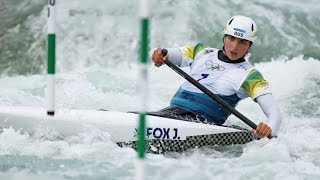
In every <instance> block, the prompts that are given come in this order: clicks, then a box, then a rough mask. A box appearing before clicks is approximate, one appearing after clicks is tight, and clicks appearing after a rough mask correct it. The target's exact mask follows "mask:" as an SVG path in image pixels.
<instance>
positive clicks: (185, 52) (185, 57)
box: [179, 43, 207, 67]
mask: <svg viewBox="0 0 320 180" xmlns="http://www.w3.org/2000/svg"><path fill="white" fill-rule="evenodd" d="M206 47H207V46H206V45H204V44H202V43H198V44H197V45H195V46H183V47H180V48H179V49H180V51H181V54H182V63H181V66H182V67H184V66H190V64H191V63H192V61H193V60H194V59H195V57H196V55H197V54H198V53H199V52H200V51H202V50H203V49H204V48H206Z"/></svg>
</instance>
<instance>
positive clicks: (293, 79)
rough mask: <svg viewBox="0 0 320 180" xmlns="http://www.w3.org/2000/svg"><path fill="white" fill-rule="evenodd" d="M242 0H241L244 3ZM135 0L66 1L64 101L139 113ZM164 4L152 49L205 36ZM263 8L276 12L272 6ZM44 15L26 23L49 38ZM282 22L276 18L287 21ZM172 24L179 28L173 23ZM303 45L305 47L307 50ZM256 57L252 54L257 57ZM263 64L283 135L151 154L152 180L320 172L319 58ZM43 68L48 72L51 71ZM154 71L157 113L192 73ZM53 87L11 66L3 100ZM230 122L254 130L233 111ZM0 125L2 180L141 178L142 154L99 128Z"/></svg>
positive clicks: (252, 113) (60, 61)
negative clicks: (73, 131)
mask: <svg viewBox="0 0 320 180" xmlns="http://www.w3.org/2000/svg"><path fill="white" fill-rule="evenodd" d="M179 2H180V1H179ZM241 2H242V1H237V3H234V4H233V5H234V6H235V9H236V6H237V5H239V4H241ZM136 3H137V2H132V3H129V4H126V6H123V2H122V1H120V2H118V1H113V2H112V3H102V2H101V1H90V2H89V1H77V2H73V1H61V2H60V4H59V5H58V10H59V15H60V16H58V27H57V30H58V32H59V33H58V34H57V43H58V47H57V53H58V54H57V70H58V74H57V80H58V82H57V108H64V109H65V108H70V109H73V108H76V109H101V108H103V109H109V110H116V111H130V110H137V108H138V104H137V103H138V101H139V100H138V97H137V96H136V81H137V66H136V63H135V62H137V60H138V56H137V54H138V53H137V50H138V48H137V44H138V38H139V37H138V20H137V16H136V15H137V9H136V8H135V7H136ZM217 3H218V4H219V2H217ZM221 3H222V2H220V5H221ZM154 4H156V5H159V4H160V5H161V3H154ZM164 4H165V5H168V7H166V8H162V9H155V10H154V11H153V18H154V20H155V22H153V23H152V30H151V35H152V39H151V46H163V47H166V46H178V45H184V44H190V43H191V42H194V41H197V40H198V39H197V36H196V35H195V32H194V31H193V29H191V30H190V29H187V28H188V23H186V22H188V21H189V20H190V19H191V18H190V17H189V16H185V15H184V11H181V10H179V11H175V8H174V7H175V6H178V5H179V6H180V5H181V6H183V3H182V2H180V4H179V3H177V2H176V1H166V3H164ZM170 4H171V5H172V6H169V5H170ZM186 4H187V5H185V6H183V7H184V8H183V9H184V10H186V11H189V10H190V9H192V7H193V6H192V3H190V2H189V1H188V3H186ZM222 4H223V3H222ZM280 4H281V3H280ZM284 4H285V3H284ZM198 5H199V4H198ZM209 5H210V7H211V5H212V4H210V3H209ZM300 5H301V4H296V6H300ZM218 7H220V9H219V8H218V10H217V11H219V12H221V11H222V9H221V7H223V5H221V6H218ZM307 7H309V6H307V5H306V6H304V8H303V9H305V8H307ZM315 9H316V8H315ZM258 10H259V8H258ZM264 13H266V14H268V12H267V11H264ZM224 16H229V15H228V13H226V14H220V15H218V17H217V18H218V19H220V20H221V21H222V20H224V21H225V20H226V19H227V18H225V17H224ZM45 17H46V11H45V10H43V11H42V12H41V14H40V17H37V16H33V15H32V16H30V17H29V18H28V19H27V20H26V21H25V22H24V24H23V25H22V26H26V27H28V28H29V29H31V30H30V31H31V32H32V34H33V36H35V38H39V37H43V38H45V25H44V24H45ZM163 17H165V18H164V19H163V21H160V20H161V19H162V18H163ZM131 18H132V19H134V18H135V20H132V19H131ZM198 20H199V19H198ZM220 20H217V21H216V22H215V23H219V22H220ZM279 21H280V22H279ZM279 21H276V22H278V23H280V24H282V23H283V22H284V21H282V20H279ZM172 22H175V23H172ZM200 22H201V21H200ZM168 24H169V25H170V27H171V28H165V27H166V26H168ZM211 25H213V27H216V25H214V24H211ZM157 27H159V28H157ZM160 27H161V28H160ZM280 29H281V28H280ZM14 30H16V31H19V27H16V28H14V29H12V30H11V31H14ZM164 30H165V32H166V33H163V31H164ZM278 30H279V29H278ZM290 38H291V37H289V39H290ZM291 39H292V38H291ZM290 42H291V43H292V42H294V40H292V41H290ZM316 43H317V42H315V44H316ZM39 44H41V41H35V42H33V43H31V44H29V45H28V46H30V49H29V50H28V52H27V53H26V54H30V55H33V56H36V57H38V56H40V55H41V54H43V53H44V52H43V51H42V49H40V50H39V49H38V47H39ZM274 44H276V42H274ZM257 45H259V44H257ZM303 45H305V44H302V46H303ZM270 46H271V45H270ZM277 48H279V47H277ZM297 49H298V50H297V51H298V52H301V51H300V48H297ZM265 51H267V49H266V50H265ZM265 53H266V54H267V52H265ZM301 54H303V53H301ZM255 55H256V54H255V52H254V51H253V54H252V56H255ZM21 64H23V61H21ZM255 66H256V67H257V68H258V69H259V70H260V71H261V72H262V74H263V75H264V76H265V78H266V79H267V80H268V81H269V82H270V84H271V87H272V90H273V92H274V96H275V98H276V100H277V102H278V103H279V107H280V109H281V112H282V115H283V124H282V127H281V129H280V132H279V136H278V138H277V139H272V140H267V139H264V140H261V141H254V142H251V143H249V144H246V145H243V146H232V147H228V148H225V147H222V148H216V149H204V150H193V151H191V152H186V153H183V154H169V155H152V154H148V155H147V160H146V163H147V168H148V174H147V175H148V179H151V178H152V179H155V180H157V179H159V180H160V179H163V178H167V179H172V180H177V179H190V180H191V179H204V180H205V179H208V180H209V179H290V180H291V179H293V180H295V179H297V180H299V179H308V180H309V179H311V180H313V179H314V180H317V179H319V178H320V138H319V137H320V119H319V117H320V109H319V107H320V91H319V87H320V61H319V60H318V59H312V58H308V59H306V58H304V57H303V55H301V56H295V57H294V58H285V57H281V58H276V59H274V60H272V61H269V62H264V63H257V64H255ZM23 67H24V66H22V65H21V68H23ZM42 69H43V70H42V72H45V68H44V67H42ZM149 70H150V71H149V76H150V78H149V82H150V84H149V87H150V97H149V110H158V109H161V108H163V107H166V106H167V105H168V104H169V101H170V99H171V97H172V96H173V94H174V93H175V91H176V90H177V89H178V87H179V85H180V84H181V83H182V82H183V79H182V78H181V77H179V76H178V75H177V74H176V73H175V72H173V71H172V70H171V69H169V68H168V67H161V68H156V67H154V66H152V65H150V68H149ZM8 71H9V70H8ZM45 84H46V78H45V76H44V75H41V74H40V75H29V76H22V75H21V76H6V74H5V73H4V74H3V75H2V77H1V78H0V104H1V105H14V106H20V105H23V106H26V105H27V106H44V105H45V99H44V94H43V88H44V86H45ZM237 109H238V110H239V111H240V112H242V113H243V114H245V115H247V116H248V117H249V119H251V120H252V121H254V122H256V123H258V122H259V121H260V120H265V119H266V118H265V116H264V115H263V113H262V111H261V110H260V108H259V107H258V105H257V104H255V103H254V102H252V100H250V99H247V100H245V101H243V102H241V103H240V104H239V106H238V107H237ZM227 123H228V124H238V125H240V126H242V127H247V126H246V125H245V124H244V123H242V122H241V121H240V120H238V119H237V118H235V117H234V116H231V117H230V118H229V120H228V121H227ZM0 132H1V133H0V179H32V180H33V179H133V177H134V170H135V169H134V160H135V159H136V156H137V155H136V152H135V151H134V150H132V149H129V148H119V147H118V146H117V145H116V144H115V143H113V142H111V141H110V140H109V134H108V132H101V131H97V130H92V131H89V132H87V133H84V134H80V135H75V136H71V137H63V136H61V135H59V133H58V132H51V131H48V130H46V129H43V130H42V131H39V132H36V133H34V134H25V133H23V132H20V131H18V132H17V131H14V130H13V129H11V128H8V129H1V130H0Z"/></svg>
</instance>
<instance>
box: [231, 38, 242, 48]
mask: <svg viewBox="0 0 320 180" xmlns="http://www.w3.org/2000/svg"><path fill="white" fill-rule="evenodd" d="M239 45H240V41H239V40H238V39H236V40H235V41H232V44H231V47H232V50H237V49H238V47H239Z"/></svg>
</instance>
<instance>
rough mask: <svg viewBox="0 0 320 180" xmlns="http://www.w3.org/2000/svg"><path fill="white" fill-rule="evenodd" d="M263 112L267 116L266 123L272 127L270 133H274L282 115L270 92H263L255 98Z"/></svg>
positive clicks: (278, 126) (277, 128)
mask: <svg viewBox="0 0 320 180" xmlns="http://www.w3.org/2000/svg"><path fill="white" fill-rule="evenodd" d="M256 101H257V103H258V104H259V105H260V107H261V109H262V110H263V112H264V114H265V115H266V116H267V117H268V125H269V127H270V128H271V129H272V134H273V135H276V134H277V132H278V130H279V128H280V125H281V123H282V117H281V113H280V110H279V108H278V106H277V105H276V103H275V101H274V99H273V96H272V94H264V95H261V96H259V97H257V98H256Z"/></svg>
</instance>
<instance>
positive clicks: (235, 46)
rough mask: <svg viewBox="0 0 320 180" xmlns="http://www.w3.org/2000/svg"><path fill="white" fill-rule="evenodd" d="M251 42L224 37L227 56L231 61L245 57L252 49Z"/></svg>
mask: <svg viewBox="0 0 320 180" xmlns="http://www.w3.org/2000/svg"><path fill="white" fill-rule="evenodd" d="M250 46H251V43H250V41H247V40H244V39H240V38H236V37H233V36H229V35H226V36H225V37H224V50H225V54H226V55H227V56H228V58H229V59H231V60H237V59H239V58H241V57H243V56H244V55H245V54H246V53H247V52H248V51H249V49H250Z"/></svg>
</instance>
